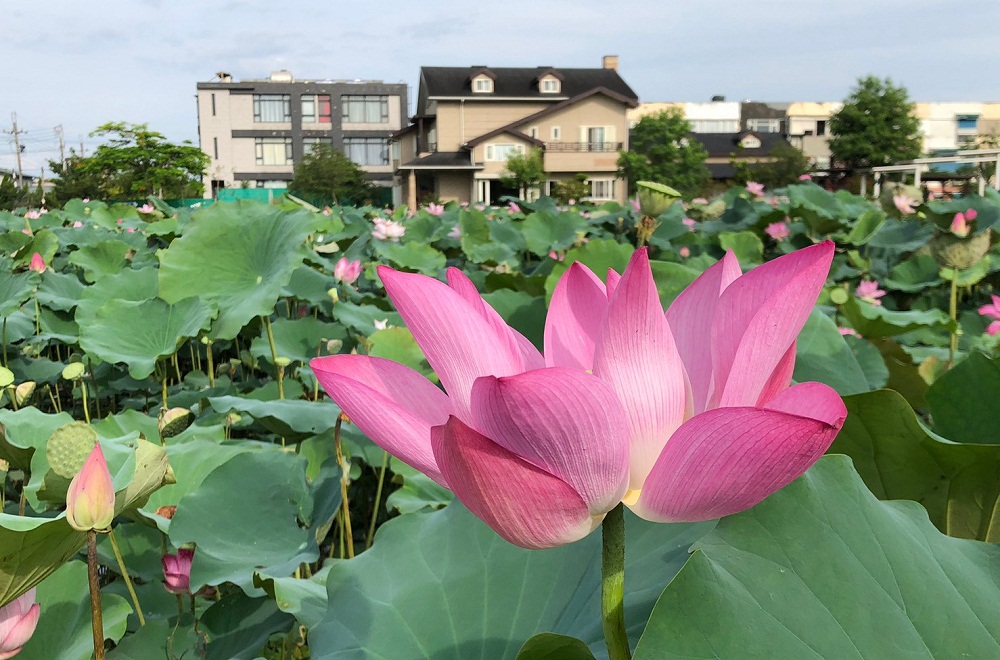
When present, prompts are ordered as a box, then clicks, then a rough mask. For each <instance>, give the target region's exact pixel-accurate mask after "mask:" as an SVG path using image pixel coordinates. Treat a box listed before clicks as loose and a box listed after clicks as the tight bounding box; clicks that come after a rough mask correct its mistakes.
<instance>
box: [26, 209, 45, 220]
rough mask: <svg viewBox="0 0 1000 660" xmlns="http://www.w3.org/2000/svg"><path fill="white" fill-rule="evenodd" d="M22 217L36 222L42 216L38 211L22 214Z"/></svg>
mask: <svg viewBox="0 0 1000 660" xmlns="http://www.w3.org/2000/svg"><path fill="white" fill-rule="evenodd" d="M24 217H25V218H27V219H28V220H38V219H39V218H40V217H42V214H41V213H39V212H38V211H28V212H27V213H25V214H24Z"/></svg>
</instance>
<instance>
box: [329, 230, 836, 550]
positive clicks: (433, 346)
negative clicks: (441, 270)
mask: <svg viewBox="0 0 1000 660" xmlns="http://www.w3.org/2000/svg"><path fill="white" fill-rule="evenodd" d="M832 256H833V244H832V243H829V242H827V243H824V244H822V245H818V246H814V247H812V248H808V249H805V250H800V251H798V252H794V253H792V254H789V255H786V256H784V257H781V258H779V259H776V260H774V261H772V262H770V263H768V264H765V265H763V266H760V267H758V268H757V269H755V270H753V271H751V272H750V273H748V274H746V275H741V274H740V269H739V264H738V262H737V260H736V257H735V255H733V254H732V252H729V253H727V255H726V257H725V258H724V259H723V260H722V261H720V262H719V263H718V264H716V265H715V266H713V267H711V268H710V269H708V270H707V271H706V272H705V273H704V274H703V275H702V276H701V277H699V278H698V279H697V280H696V281H695V282H694V283H693V284H692V285H691V286H690V287H689V288H688V289H687V290H686V291H685V292H683V293H682V294H681V295H680V296H679V297H678V298H677V300H676V301H675V303H674V304H673V305H672V306H671V308H670V310H669V311H668V312H667V313H666V314H664V312H663V309H662V307H660V303H659V297H658V294H657V291H656V285H655V282H654V281H653V277H652V272H651V269H650V266H649V261H648V257H647V255H646V251H645V250H639V251H637V252H636V253H635V255H634V256H633V258H632V260H631V262H630V263H629V266H628V268H627V269H626V271H625V273H624V274H623V275H621V276H618V275H617V273H614V272H613V271H612V272H609V274H608V281H607V284H605V283H604V282H601V280H600V279H598V278H597V276H595V275H594V274H593V273H592V272H591V271H590V270H588V269H587V268H586V267H584V266H583V265H582V264H579V263H575V264H573V265H572V266H571V267H570V268H569V269H568V270H567V272H566V274H565V275H564V276H563V278H562V279H561V280H560V281H559V283H558V285H557V286H556V289H555V291H554V293H553V298H552V305H551V307H550V309H549V315H548V317H547V319H546V327H545V339H544V347H545V355H544V358H543V357H542V355H541V354H540V353H539V352H538V351H537V350H536V349H535V348H534V347H533V346H532V345H531V344H530V343H529V342H528V341H527V340H526V339H525V338H524V337H523V336H521V335H520V334H519V333H517V332H516V331H514V330H513V329H511V328H510V327H508V326H507V325H506V324H505V323H504V322H503V321H502V320H501V319H500V317H499V315H498V314H497V313H496V311H495V310H493V308H491V307H490V306H489V305H488V304H487V303H485V302H484V301H483V300H482V298H481V297H480V296H479V295H478V293H477V292H476V290H475V288H474V287H473V285H472V284H471V282H470V281H469V280H468V278H467V277H465V276H464V275H463V274H462V273H461V272H459V271H457V270H454V269H452V270H450V271H449V272H448V285H445V284H443V283H441V282H438V281H437V280H433V279H430V278H427V277H424V276H421V275H411V274H405V273H398V272H395V271H392V270H390V269H388V268H384V267H383V268H381V269H380V271H379V274H380V275H381V277H382V280H383V282H384V283H385V285H386V289H387V291H388V293H389V296H390V298H391V299H392V300H393V302H394V303H395V304H396V307H397V309H398V311H399V313H400V315H401V316H402V317H403V319H404V320H405V321H406V324H407V327H409V328H410V330H411V332H413V335H414V337H415V338H416V340H417V342H418V343H419V344H420V346H421V348H423V350H424V353H425V355H426V356H427V359H428V361H429V362H430V364H431V366H432V367H433V368H434V370H435V371H436V372H437V374H438V376H439V378H440V380H441V383H442V385H444V388H445V391H446V393H445V392H442V391H441V390H439V389H438V388H436V387H434V386H433V385H432V384H431V383H430V382H429V381H428V380H427V379H425V378H424V377H423V376H421V375H419V374H418V373H416V372H415V371H412V370H410V369H408V368H407V367H404V366H402V365H399V364H396V363H393V362H390V361H387V360H382V359H379V358H373V357H368V356H360V355H336V356H330V357H326V358H317V359H316V360H313V361H312V367H313V370H314V371H315V373H316V375H317V378H318V379H319V381H320V383H321V384H322V385H323V387H324V388H325V389H326V391H327V392H329V393H330V395H331V396H332V397H333V399H334V400H335V401H336V402H337V403H338V404H339V405H340V406H341V407H342V408H343V410H344V412H346V413H347V415H348V416H350V417H351V419H352V420H353V421H355V422H356V423H357V425H358V426H359V428H361V430H362V431H364V432H365V433H367V434H368V435H369V437H371V438H372V439H373V440H374V441H375V442H376V443H378V444H379V445H380V446H382V447H383V448H386V449H387V450H388V451H390V452H391V453H393V454H394V455H396V456H399V457H400V458H401V459H402V460H403V461H405V462H407V463H409V464H410V465H412V466H414V467H416V468H417V469H419V470H421V471H422V472H424V473H425V474H427V475H428V476H430V477H431V478H433V479H435V480H436V481H437V482H438V483H440V484H442V485H445V486H447V487H449V488H451V489H452V490H453V491H454V492H455V494H456V496H457V497H458V498H459V499H460V500H461V501H462V502H463V503H464V504H465V505H466V506H467V507H468V508H469V509H470V510H472V511H473V513H475V514H476V515H478V516H479V517H480V518H482V519H483V520H485V521H486V522H487V523H488V524H489V525H490V526H491V527H493V529H494V530H496V531H497V532H498V533H499V534H500V535H501V536H503V537H504V538H506V539H507V540H509V541H511V542H512V543H515V544H517V545H521V546H523V547H528V548H542V547H550V546H554V545H559V544H564V543H568V542H571V541H574V540H576V539H579V538H581V537H583V536H585V535H586V534H588V533H589V532H590V531H591V530H593V529H594V528H595V527H596V526H597V525H598V524H599V523H600V521H601V519H602V518H603V516H604V514H605V513H606V512H607V511H609V510H610V509H611V508H612V507H614V506H615V505H616V504H617V503H618V502H619V501H624V502H625V503H626V504H628V505H629V506H630V507H632V508H633V509H634V510H635V511H636V512H637V513H638V514H639V515H640V516H642V517H644V518H647V519H649V520H656V521H694V520H708V519H712V518H716V517H719V516H723V515H728V514H730V513H735V512H737V511H741V510H743V509H746V508H748V507H750V506H753V505H754V504H756V503H758V502H759V501H761V500H762V499H763V498H764V497H766V496H767V495H769V494H770V493H772V492H774V491H776V490H778V489H780V488H782V487H784V486H785V485H787V484H788V483H789V482H791V481H792V480H794V479H795V478H797V477H798V476H800V475H801V474H802V473H803V472H804V471H805V470H806V469H807V468H808V467H809V466H810V465H812V463H813V462H815V460H816V459H817V458H818V457H819V456H821V455H822V454H823V452H824V451H825V450H826V448H827V447H828V446H829V445H830V443H831V442H832V441H833V438H834V436H835V435H836V433H837V431H838V430H839V428H840V426H841V425H842V424H843V421H844V417H845V416H846V410H845V408H844V406H843V403H842V402H841V400H840V398H839V397H838V396H837V394H836V393H835V392H834V391H833V390H831V389H830V388H828V387H826V386H825V385H820V384H818V383H803V384H800V385H796V386H793V387H790V382H791V374H792V368H793V366H794V359H795V338H796V336H797V334H798V332H799V330H800V329H801V328H802V326H803V324H804V323H805V320H806V318H807V317H808V315H809V312H810V311H811V309H812V307H813V304H814V302H815V300H816V297H817V296H818V294H819V291H820V289H821V288H822V285H823V283H824V281H825V279H826V275H827V272H828V270H829V267H830V263H831V260H832Z"/></svg>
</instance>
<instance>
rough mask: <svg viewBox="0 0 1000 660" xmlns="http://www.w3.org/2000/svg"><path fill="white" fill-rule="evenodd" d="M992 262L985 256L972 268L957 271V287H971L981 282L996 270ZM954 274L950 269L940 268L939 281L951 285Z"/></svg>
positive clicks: (988, 256)
mask: <svg viewBox="0 0 1000 660" xmlns="http://www.w3.org/2000/svg"><path fill="white" fill-rule="evenodd" d="M992 261H993V260H992V259H990V255H988V254H987V255H985V256H983V257H982V258H981V259H980V260H979V261H977V262H976V263H974V264H973V265H972V266H970V267H968V268H966V269H964V270H959V271H957V274H958V286H963V287H971V286H975V285H976V284H979V283H980V282H982V281H983V279H984V278H985V277H986V276H987V275H989V274H990V273H991V272H993V271H994V270H996V268H994V267H993V263H992ZM955 274H956V271H954V270H952V269H951V268H942V269H941V273H940V275H941V279H942V280H944V281H946V282H948V283H949V284H951V281H952V279H954V277H955Z"/></svg>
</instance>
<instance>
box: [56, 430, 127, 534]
mask: <svg viewBox="0 0 1000 660" xmlns="http://www.w3.org/2000/svg"><path fill="white" fill-rule="evenodd" d="M114 517H115V487H114V485H113V484H112V483H111V472H109V471H108V464H107V463H106V462H105V461H104V452H103V451H101V445H100V443H98V444H96V445H94V449H93V450H92V451H91V452H90V456H88V457H87V461H86V462H85V463H84V464H83V469H81V470H80V471H79V472H78V473H77V475H76V476H75V477H73V481H71V482H70V483H69V491H68V492H67V493H66V521H67V522H68V523H69V525H70V527H72V528H73V529H75V530H77V531H78V532H89V531H90V530H95V531H103V530H106V529H109V528H110V527H111V521H112V520H113V519H114Z"/></svg>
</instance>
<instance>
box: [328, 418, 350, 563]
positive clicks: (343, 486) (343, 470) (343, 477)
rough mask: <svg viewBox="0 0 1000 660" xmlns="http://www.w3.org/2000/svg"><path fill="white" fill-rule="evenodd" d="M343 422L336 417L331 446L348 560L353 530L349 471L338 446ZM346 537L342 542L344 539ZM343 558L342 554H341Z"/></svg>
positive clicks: (342, 538) (342, 536) (342, 539)
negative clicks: (332, 447) (335, 453)
mask: <svg viewBox="0 0 1000 660" xmlns="http://www.w3.org/2000/svg"><path fill="white" fill-rule="evenodd" d="M342 422H343V417H342V416H341V415H338V416H337V424H336V426H334V427H333V446H334V449H335V450H336V452H337V464H338V465H339V466H340V499H341V506H342V508H341V513H342V514H343V515H342V516H341V521H342V522H343V525H344V533H343V534H341V536H340V538H341V542H342V543H346V546H347V557H348V558H350V559H353V558H354V530H353V529H352V528H351V506H350V502H349V501H348V499H347V483H348V480H349V479H350V476H349V475H350V471H349V469H348V467H347V465H346V461H345V460H344V453H343V451H342V450H341V444H340V425H341V423H342ZM345 536H346V537H347V538H346V540H344V537H345ZM341 556H343V552H341Z"/></svg>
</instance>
